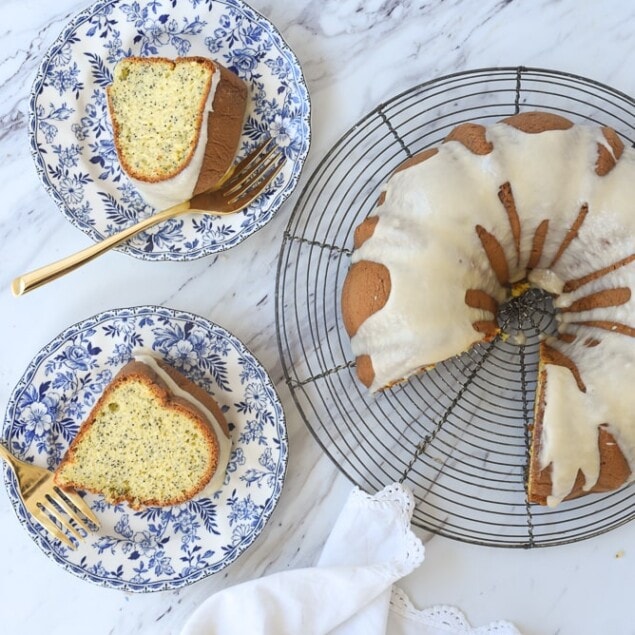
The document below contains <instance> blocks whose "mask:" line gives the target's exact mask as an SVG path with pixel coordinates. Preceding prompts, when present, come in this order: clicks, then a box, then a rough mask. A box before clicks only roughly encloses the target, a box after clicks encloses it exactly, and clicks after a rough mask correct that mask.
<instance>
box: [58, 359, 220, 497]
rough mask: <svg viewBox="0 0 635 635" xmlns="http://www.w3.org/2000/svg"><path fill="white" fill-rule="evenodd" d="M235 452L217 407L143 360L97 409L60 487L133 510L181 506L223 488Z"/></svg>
mask: <svg viewBox="0 0 635 635" xmlns="http://www.w3.org/2000/svg"><path fill="white" fill-rule="evenodd" d="M230 448H231V441H230V439H229V430H228V427H227V422H226V421H225V417H224V416H223V413H222V411H221V409H220V407H219V406H218V404H217V403H216V401H215V400H214V399H213V398H212V397H211V396H210V395H209V394H208V393H206V392H205V391H204V390H203V389H201V388H200V387H199V386H197V385H195V384H194V383H193V382H191V381H190V380H189V379H187V378H186V377H185V376H183V375H182V374H181V373H179V372H177V371H176V370H174V369H173V368H171V367H170V366H168V365H167V364H165V363H164V362H162V361H157V360H155V359H154V358H152V357H149V356H139V357H137V358H136V359H135V360H134V361H131V362H129V363H128V364H126V366H124V367H123V368H122V369H121V370H120V371H119V373H118V374H117V376H116V377H115V378H114V379H113V381H112V382H111V383H110V384H109V386H108V387H107V388H106V390H105V392H104V394H103V395H102V396H101V398H100V399H99V400H98V402H97V403H96V404H95V406H94V408H93V409H92V411H91V413H90V415H89V416H88V418H87V420H86V421H85V422H84V423H83V425H82V427H81V428H80V431H79V433H78V434H77V437H75V439H74V440H73V442H72V443H71V446H70V447H69V449H68V451H67V453H66V455H65V456H64V458H63V460H62V462H61V464H60V465H59V467H58V469H57V470H56V472H55V481H56V483H57V484H58V485H60V486H61V487H62V488H72V489H80V490H85V491H89V492H93V493H96V494H103V495H104V497H105V498H106V500H107V501H108V502H110V503H113V504H116V503H120V502H123V501H125V502H127V503H128V504H129V505H130V506H131V507H132V508H133V509H139V508H140V507H142V506H146V505H153V506H167V505H176V504H178V503H182V502H184V501H186V500H188V499H190V498H192V497H193V496H195V495H196V494H199V493H200V492H201V491H203V490H205V492H208V493H210V494H211V493H212V492H213V491H216V490H217V489H218V488H220V486H221V485H222V483H223V480H224V477H225V468H226V467H227V462H228V459H229V453H230Z"/></svg>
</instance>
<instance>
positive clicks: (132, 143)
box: [106, 57, 247, 208]
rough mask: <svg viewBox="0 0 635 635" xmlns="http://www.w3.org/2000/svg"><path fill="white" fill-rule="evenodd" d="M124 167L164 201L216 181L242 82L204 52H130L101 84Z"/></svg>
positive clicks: (237, 117) (146, 193)
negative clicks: (175, 54)
mask: <svg viewBox="0 0 635 635" xmlns="http://www.w3.org/2000/svg"><path fill="white" fill-rule="evenodd" d="M106 93H107V97H108V111H109V115H110V120H111V123H112V127H113V139H114V144H115V149H116V151H117V156H118V157H119V162H120V164H121V167H122V169H123V170H124V172H125V173H126V174H127V175H128V177H129V178H130V179H131V181H132V183H133V184H134V185H135V187H136V188H137V190H138V191H139V192H140V194H141V195H142V197H143V198H144V199H145V201H146V202H147V203H149V204H151V205H153V206H154V207H157V208H166V207H170V206H172V205H175V204H176V203H179V202H181V201H184V200H187V199H189V198H191V197H192V196H193V195H194V194H198V193H199V192H202V191H204V190H206V189H209V188H210V187H212V186H214V185H216V184H217V183H218V182H219V181H220V180H221V179H222V177H223V176H224V175H225V174H226V173H227V171H228V170H229V168H230V167H231V165H232V162H233V159H234V156H235V154H236V151H237V149H238V144H239V141H240V136H241V133H242V126H243V120H244V115H245V109H246V103H247V87H246V85H245V83H244V82H243V81H242V80H240V79H239V78H238V77H237V76H236V75H234V74H233V73H232V72H230V71H228V70H227V69H225V68H223V67H222V66H220V65H219V64H217V63H215V62H212V61H211V60H209V59H206V58H203V57H182V58H177V59H176V60H170V59H167V58H163V57H148V58H142V57H127V58H124V59H122V60H121V61H120V62H119V63H118V64H117V66H116V67H115V70H114V74H113V82H112V84H111V85H109V86H108V87H107V88H106Z"/></svg>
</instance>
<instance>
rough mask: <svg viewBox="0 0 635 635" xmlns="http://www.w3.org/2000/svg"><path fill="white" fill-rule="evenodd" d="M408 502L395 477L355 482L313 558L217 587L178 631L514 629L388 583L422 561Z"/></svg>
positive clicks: (391, 633) (362, 633)
mask: <svg viewBox="0 0 635 635" xmlns="http://www.w3.org/2000/svg"><path fill="white" fill-rule="evenodd" d="M413 510H414V499H413V496H412V493H411V492H410V491H409V490H407V489H406V488H405V487H403V486H402V485H399V484H394V485H389V486H388V487H386V488H384V489H383V490H382V491H381V492H379V493H378V494H376V495H374V496H369V495H368V494H365V493H364V492H362V491H361V490H359V489H357V488H355V489H354V490H353V491H352V493H351V495H350V496H349V498H348V500H347V502H346V503H345V505H344V508H343V509H342V512H341V513H340V516H339V517H338V519H337V521H336V523H335V526H334V527H333V530H332V532H331V534H330V536H329V537H328V540H327V542H326V544H325V545H324V550H323V551H322V555H321V557H320V559H319V561H318V563H317V566H315V567H311V568H305V569H295V570H292V571H283V572H281V573H275V574H272V575H269V576H265V577H263V578H259V579H257V580H251V581H249V582H245V583H243V584H238V585H236V586H234V587H230V588H228V589H224V590H223V591H220V592H219V593H216V594H215V595H213V596H212V597H210V598H209V599H207V600H206V601H205V602H203V604H202V605H201V606H200V607H199V608H198V609H197V610H196V611H195V612H194V613H193V614H192V616H191V617H190V619H189V620H188V621H187V622H186V624H185V626H184V627H183V630H182V631H181V635H221V634H222V635H244V633H249V634H250V635H299V634H302V635H459V634H460V635H520V633H519V631H518V630H517V629H516V628H515V627H514V626H513V625H512V624H510V623H508V622H495V623H493V624H490V625H488V626H485V627H481V628H476V629H473V628H471V627H470V625H469V624H468V623H467V621H466V619H465V617H464V616H463V615H462V614H461V613H460V612H459V611H458V610H456V609H454V608H453V607H446V606H437V607H433V608H431V609H426V610H423V611H417V610H416V609H415V608H414V607H413V605H412V603H411V602H410V600H409V599H408V597H407V596H406V594H405V593H404V592H403V591H402V590H401V589H399V588H398V587H396V586H394V583H395V582H396V581H397V580H399V579H400V578H402V577H404V576H405V575H408V574H409V573H411V572H412V571H413V570H414V569H416V568H417V567H418V566H419V565H420V564H421V563H422V562H423V558H424V548H423V544H422V543H421V541H420V540H419V539H418V538H417V537H416V536H415V534H414V533H413V531H412V529H411V528H410V519H411V518H412V512H413Z"/></svg>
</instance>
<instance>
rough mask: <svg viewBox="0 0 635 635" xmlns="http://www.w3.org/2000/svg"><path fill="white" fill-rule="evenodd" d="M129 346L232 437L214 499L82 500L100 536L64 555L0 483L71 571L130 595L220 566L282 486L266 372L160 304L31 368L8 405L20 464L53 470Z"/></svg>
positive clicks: (5, 433) (120, 313)
mask: <svg viewBox="0 0 635 635" xmlns="http://www.w3.org/2000/svg"><path fill="white" fill-rule="evenodd" d="M135 349H144V350H146V351H149V350H152V351H154V352H155V354H156V355H157V356H158V357H161V358H163V359H165V360H166V361H168V362H169V363H170V364H171V365H173V366H174V367H175V368H178V369H180V370H181V372H183V373H184V374H185V375H187V376H188V377H189V378H190V379H192V380H193V381H195V382H196V383H197V384H199V385H200V386H202V387H203V388H205V389H206V390H207V391H208V392H209V393H210V394H213V395H214V396H215V398H216V400H217V401H218V403H219V405H220V406H221V408H222V410H223V411H224V413H225V417H226V419H227V421H228V423H229V427H230V430H231V437H232V452H231V456H230V460H229V465H228V468H227V474H226V477H225V482H224V485H223V487H222V488H221V489H220V490H219V491H218V492H217V493H216V494H215V495H214V496H213V497H211V498H205V497H201V496H199V497H195V498H194V499H192V500H191V501H189V502H186V503H184V504H182V505H176V506H173V507H165V508H158V507H156V508H155V507H152V508H146V509H143V510H141V511H137V512H135V511H133V510H132V509H131V508H130V507H128V506H127V505H125V504H120V505H114V506H113V505H109V504H108V503H106V502H105V501H104V500H103V497H101V496H94V495H87V496H86V500H87V501H88V502H89V503H90V505H91V507H92V508H93V510H94V511H95V512H96V514H97V515H98V517H99V519H100V521H101V529H100V531H99V532H97V533H94V534H91V535H89V536H88V537H87V538H86V539H85V540H84V541H83V542H82V543H81V544H80V545H79V547H78V549H77V550H76V551H71V550H69V549H68V548H67V547H65V546H64V545H63V544H61V543H60V542H59V541H58V540H55V539H53V538H52V537H51V536H50V535H49V534H47V533H46V532H45V531H43V530H42V529H41V528H40V526H39V525H37V524H36V523H34V521H33V520H32V518H31V516H30V515H29V514H28V513H27V512H26V510H25V509H24V506H23V505H22V502H21V500H20V498H19V495H18V492H17V489H16V488H17V483H16V480H15V478H14V476H13V473H12V472H11V471H10V470H9V468H6V469H5V474H4V476H5V483H6V486H7V491H8V493H9V498H10V500H11V503H12V504H13V507H14V509H15V511H16V514H17V516H18V519H19V520H20V522H21V523H22V524H23V525H24V527H25V528H26V529H27V531H28V532H29V534H30V535H31V537H32V538H33V539H34V540H35V542H36V543H37V544H38V546H39V547H40V548H41V549H42V550H43V551H44V552H45V553H46V554H47V555H49V556H50V557H51V558H53V559H54V560H55V561H56V562H58V563H59V564H61V565H62V566H63V567H65V568H66V569H67V570H68V571H71V572H72V573H74V574H75V575H77V576H79V577H81V578H84V579H87V580H91V581H92V582H96V583H97V584H100V585H103V586H107V587H112V588H117V589H123V590H126V591H159V590H165V589H177V588H180V587H183V586H185V585H187V584H190V583H192V582H195V581H196V580H200V579H201V578H204V577H206V576H208V575H211V574H213V573H216V572H217V571H220V570H221V569H223V568H224V567H226V566H227V565H228V564H230V563H231V562H233V561H234V560H235V559H236V558H237V557H238V556H239V555H240V554H241V553H242V552H243V551H244V550H245V549H247V547H249V545H251V544H252V543H253V541H254V540H255V539H256V537H257V536H258V535H259V534H260V532H261V531H262V529H263V527H264V525H265V523H266V522H267V519H268V518H269V516H270V515H271V513H272V512H273V509H274V507H275V505H276V503H277V501H278V498H279V496H280V492H281V490H282V485H283V482H284V476H285V471H286V464H287V433H286V427H285V421H284V414H283V411H282V406H281V405H280V401H279V400H278V397H277V395H276V392H275V389H274V388H273V386H272V384H271V381H270V379H269V377H268V376H267V373H266V372H265V370H264V369H263V368H262V366H261V365H260V364H259V363H258V361H257V360H256V359H255V358H254V357H253V355H252V354H251V353H250V352H249V351H248V350H247V349H246V348H245V347H244V345H243V344H242V343H241V342H240V341H239V340H238V339H236V337H234V336H233V335H231V334H230V333H228V332H227V331H226V330H225V329H223V328H221V327H220V326H217V325H216V324H213V323H211V322H209V321H208V320H206V319H204V318H202V317H199V316H197V315H193V314H191V313H185V312H182V311H174V310H172V309H167V308H164V307H154V306H142V307H135V308H126V309H116V310H112V311H107V312H105V313H101V314H99V315H97V316H95V317H92V318H90V319H87V320H84V321H83V322H80V323H79V324H76V325H74V326H71V327H70V328H68V329H66V330H65V331H64V332H63V333H61V334H60V335H59V336H58V337H56V338H55V339H54V340H53V341H52V342H51V343H50V344H49V345H48V346H46V347H45V348H44V349H42V351H40V353H38V355H37V356H36V357H35V359H34V360H33V361H32V362H31V364H30V365H29V367H28V368H27V370H26V372H25V374H24V376H23V377H22V378H21V379H20V381H19V383H18V385H17V387H16V388H15V390H14V391H13V393H12V395H11V398H10V400H9V405H8V407H7V414H6V418H5V422H4V427H3V429H2V442H3V443H4V444H5V445H6V446H7V447H8V448H10V449H11V451H12V452H13V453H14V454H15V455H16V456H17V457H18V458H21V459H23V460H26V461H32V462H33V463H35V464H37V465H41V466H43V467H47V468H49V469H54V468H55V467H56V466H57V465H58V464H59V462H60V460H61V458H62V456H63V454H64V452H65V451H66V448H67V447H68V445H69V443H70V441H71V440H72V439H73V438H74V436H75V435H76V434H77V431H78V428H79V426H80V423H81V421H82V420H83V419H84V418H85V417H86V416H87V414H88V412H89V411H90V409H91V408H92V406H93V404H94V403H95V401H96V400H97V399H98V398H99V396H100V395H101V393H102V391H103V389H104V387H105V386H106V384H108V382H109V381H110V380H111V379H112V378H113V376H114V375H115V374H116V373H117V371H118V370H119V368H121V366H123V365H124V364H125V363H126V362H127V361H128V360H129V359H130V357H131V354H132V352H133V351H134V350H135Z"/></svg>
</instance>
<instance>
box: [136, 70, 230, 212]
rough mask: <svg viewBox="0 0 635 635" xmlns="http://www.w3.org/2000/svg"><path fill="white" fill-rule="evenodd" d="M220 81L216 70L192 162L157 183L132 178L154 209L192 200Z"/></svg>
mask: <svg viewBox="0 0 635 635" xmlns="http://www.w3.org/2000/svg"><path fill="white" fill-rule="evenodd" d="M219 81H220V70H218V68H215V70H214V73H213V74H212V82H211V85H210V89H209V93H208V95H207V100H206V101H205V107H204V109H203V117H202V118H201V130H200V133H199V136H198V142H197V144H196V149H195V150H194V154H193V155H192V158H191V160H190V162H189V163H188V164H187V165H186V166H185V168H183V170H181V171H180V172H179V173H178V174H177V175H176V176H173V177H172V178H170V179H166V180H164V181H159V182H157V183H148V182H147V181H140V180H139V179H135V178H131V177H129V178H130V181H131V182H132V184H133V185H134V186H135V188H137V190H138V191H139V193H140V194H141V196H142V198H143V200H144V201H145V202H146V203H148V204H149V205H152V207H154V208H156V209H158V210H162V209H167V208H168V207H172V206H174V205H176V204H178V203H182V202H183V201H187V200H188V199H190V198H192V194H193V193H194V188H195V187H196V182H197V181H198V176H199V174H200V172H201V168H202V166H203V159H204V158H205V146H206V145H207V120H208V119H209V115H210V113H211V112H213V110H214V109H213V103H214V95H215V94H216V88H217V87H218V82H219Z"/></svg>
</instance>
